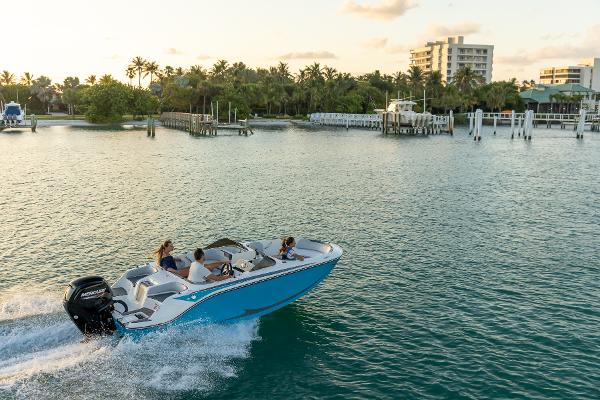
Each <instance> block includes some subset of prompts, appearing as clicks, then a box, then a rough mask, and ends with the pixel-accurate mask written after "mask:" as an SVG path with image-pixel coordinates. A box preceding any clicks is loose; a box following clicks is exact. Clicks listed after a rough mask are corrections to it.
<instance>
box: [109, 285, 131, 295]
mask: <svg viewBox="0 0 600 400" xmlns="http://www.w3.org/2000/svg"><path fill="white" fill-rule="evenodd" d="M111 290H112V292H113V296H115V297H119V296H125V295H126V294H127V290H125V289H124V288H122V287H116V288H112V289H111Z"/></svg>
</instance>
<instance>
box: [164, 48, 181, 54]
mask: <svg viewBox="0 0 600 400" xmlns="http://www.w3.org/2000/svg"><path fill="white" fill-rule="evenodd" d="M167 54H170V55H172V56H179V55H181V54H183V52H182V51H180V50H177V49H176V48H175V47H169V48H168V49H167Z"/></svg>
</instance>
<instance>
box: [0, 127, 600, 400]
mask: <svg viewBox="0 0 600 400" xmlns="http://www.w3.org/2000/svg"><path fill="white" fill-rule="evenodd" d="M572 136H573V132H572V131H560V130H558V129H555V130H551V131H542V130H536V131H535V132H534V139H533V141H532V142H530V143H527V142H524V141H522V140H517V139H515V140H514V141H511V140H510V139H509V138H508V133H507V131H501V132H499V133H498V135H497V136H496V137H491V136H490V135H489V133H486V134H485V137H484V139H483V141H482V142H481V143H473V141H472V140H471V139H470V138H469V137H468V136H467V135H466V134H465V133H464V132H463V133H459V134H457V135H455V137H447V136H439V137H429V138H395V137H382V136H381V135H380V134H379V133H377V132H373V131H360V130H350V131H346V130H317V129H301V128H296V129H292V128H289V129H272V130H268V129H259V130H258V131H257V132H256V134H255V135H254V136H252V137H249V138H245V137H238V136H237V135H236V136H224V135H223V136H219V137H215V138H192V137H189V136H188V135H186V134H185V133H183V132H177V131H170V130H165V129H158V130H157V133H156V138H155V139H149V138H147V137H146V133H145V131H144V130H135V129H126V130H103V129H89V128H88V129H84V128H66V127H49V128H41V129H39V132H38V133H37V134H31V133H29V132H23V133H22V134H8V133H3V134H2V133H0V182H2V190H1V192H0V210H1V212H0V237H1V238H2V240H1V241H0V398H15V397H16V398H62V397H63V396H68V397H70V398H75V399H79V398H81V399H83V398H90V399H91V398H93V399H97V398H107V397H109V396H110V397H112V398H131V399H137V398H149V399H188V398H190V399H201V398H211V399H232V398H252V399H261V398H270V399H278V398H280V399H306V398H324V399H362V398H380V399H392V398H419V399H437V398H473V399H475V398H486V397H493V398H540V399H541V398H564V399H572V398H598V397H600V389H599V385H600V337H599V332H600V306H599V302H600V283H599V282H600V280H599V273H600V256H599V254H600V252H599V249H600V203H599V200H600V196H599V195H600V134H597V133H596V134H591V133H587V134H586V137H585V139H584V140H583V141H577V140H575V139H574V138H572ZM285 234H293V235H296V236H305V237H312V238H319V239H324V240H331V241H334V242H336V243H339V244H340V245H342V246H343V248H344V249H345V255H344V257H343V258H342V260H341V261H340V263H339V264H338V267H337V268H336V269H335V270H334V271H333V273H332V275H331V276H330V277H329V278H328V279H327V280H326V281H325V282H323V284H321V285H320V286H319V287H318V288H317V289H316V290H315V291H314V292H312V293H311V294H310V295H309V296H307V297H305V298H303V299H302V300H301V301H299V302H296V303H294V304H293V305H291V306H288V307H286V308H284V309H282V310H280V311H277V312H275V313H273V314H270V315H269V316H267V317H264V318H262V319H260V320H257V321H250V322H247V323H241V324H237V325H230V326H208V327H198V328H197V329H192V330H187V331H183V332H182V331H177V330H175V331H170V332H168V333H163V334H159V335H154V336H150V337H148V338H146V339H144V340H142V341H141V342H132V341H131V340H129V339H121V340H119V339H117V338H111V339H102V340H94V341H90V342H87V343H82V342H81V341H80V339H81V337H80V335H79V333H78V331H77V330H76V329H75V327H74V326H73V325H72V324H71V322H70V321H69V320H68V318H67V316H66V315H65V314H64V312H63V310H62V305H61V302H60V297H61V295H62V291H63V288H64V286H65V284H66V283H67V282H68V281H69V280H71V279H73V278H75V277H79V276H81V275H84V274H100V275H103V276H105V277H106V278H107V279H109V280H113V279H115V278H116V277H117V276H118V275H120V274H121V273H122V272H123V271H124V270H125V269H126V268H127V266H129V265H133V264H135V263H138V262H142V261H145V260H148V259H149V258H150V253H151V251H152V249H153V248H154V247H156V246H157V245H158V243H159V242H160V241H161V240H163V239H165V238H173V239H174V241H175V245H176V247H177V248H179V249H192V248H195V247H196V246H198V245H203V244H207V243H209V242H210V241H212V240H213V239H216V238H219V237H223V236H230V237H233V238H238V239H251V238H265V237H279V236H282V235H285Z"/></svg>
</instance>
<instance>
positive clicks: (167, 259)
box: [154, 240, 190, 278]
mask: <svg viewBox="0 0 600 400" xmlns="http://www.w3.org/2000/svg"><path fill="white" fill-rule="evenodd" d="M173 250H175V246H174V245H173V241H172V240H165V242H164V243H163V244H162V245H161V246H160V247H159V248H158V250H156V251H155V252H154V255H156V265H160V266H161V267H162V268H164V269H166V270H167V271H169V272H173V273H174V274H177V275H180V276H182V277H184V278H186V277H187V276H188V274H189V271H190V269H189V268H183V269H181V271H178V270H177V261H181V259H179V258H175V257H173V256H172V255H171V252H172V251H173Z"/></svg>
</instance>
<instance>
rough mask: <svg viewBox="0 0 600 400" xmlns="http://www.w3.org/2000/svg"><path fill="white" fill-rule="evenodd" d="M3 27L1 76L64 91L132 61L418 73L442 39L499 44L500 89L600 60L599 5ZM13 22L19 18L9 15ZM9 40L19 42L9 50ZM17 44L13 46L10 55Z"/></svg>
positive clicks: (81, 15) (55, 20)
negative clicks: (60, 84)
mask: <svg viewBox="0 0 600 400" xmlns="http://www.w3.org/2000/svg"><path fill="white" fill-rule="evenodd" d="M11 4H13V5H16V6H17V7H18V10H16V12H15V15H14V16H15V18H12V17H8V16H5V18H3V19H2V28H3V29H2V32H3V37H4V41H3V42H4V45H3V49H2V51H1V52H0V70H5V69H6V70H9V71H11V72H13V73H15V74H16V75H18V76H20V75H21V74H22V73H23V72H24V71H29V72H31V73H33V74H34V75H35V76H39V75H40V74H45V75H48V76H50V77H51V78H53V79H54V80H62V79H63V78H64V77H65V76H68V75H77V76H79V77H85V76H87V75H89V74H97V75H101V74H104V73H111V74H113V75H114V76H115V77H118V78H119V79H125V77H124V69H125V67H126V66H127V64H128V63H129V61H130V60H131V58H133V57H134V56H137V55H139V56H142V57H144V58H146V59H149V60H153V61H157V62H158V63H159V64H160V65H161V66H164V65H167V64H168V65H171V66H174V67H177V66H183V67H188V66H190V65H194V64H200V65H202V66H205V67H209V66H211V65H212V64H213V63H214V62H215V61H216V60H218V59H226V60H229V61H230V62H234V61H243V62H244V63H246V64H247V65H249V66H252V67H256V66H269V65H274V64H276V63H277V62H278V61H279V60H285V61H286V62H288V63H289V64H290V66H291V68H292V70H293V71H294V72H295V71H296V70H297V69H298V68H299V67H301V66H304V65H306V64H309V63H312V62H313V61H318V62H320V63H321V64H326V65H330V66H333V67H335V68H337V69H339V70H343V71H348V72H352V73H364V72H370V71H373V70H375V69H379V70H381V71H382V72H386V73H392V72H396V71H398V70H406V68H407V67H408V58H409V57H408V49H409V48H410V47H412V46H415V45H420V44H423V42H424V41H426V40H432V39H435V38H438V37H440V36H444V35H452V34H463V35H465V41H466V42H468V43H480V44H493V45H495V50H494V51H495V53H494V71H493V79H494V80H498V79H507V78H510V77H517V78H518V79H519V80H522V79H531V78H534V79H537V78H538V70H539V68H540V67H543V66H545V65H553V64H565V63H577V62H578V61H579V60H580V59H581V58H583V57H592V56H594V55H596V56H600V22H598V19H597V17H598V15H600V1H598V0H579V1H577V2H575V3H573V6H570V5H569V3H561V4H562V5H560V6H559V5H557V4H556V2H554V1H548V0H518V1H516V0H503V1H501V2H491V1H482V0H446V1H438V0H349V1H348V0H302V1H298V0H295V1H288V0H263V1H244V0H221V1H202V0H196V1H192V0H189V1H184V0H168V1H165V0H161V1H158V0H145V1H138V0H121V1H115V0H103V1H94V0H88V1H82V0H79V1H74V0H52V1H49V0H43V1H42V0H29V1H27V2H26V5H25V4H22V5H21V4H19V3H14V2H13V3H11ZM11 15H12V14H11ZM11 35H15V36H17V38H18V40H9V38H10V36H11ZM13 44H14V45H15V47H14V48H13V47H11V46H13Z"/></svg>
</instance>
